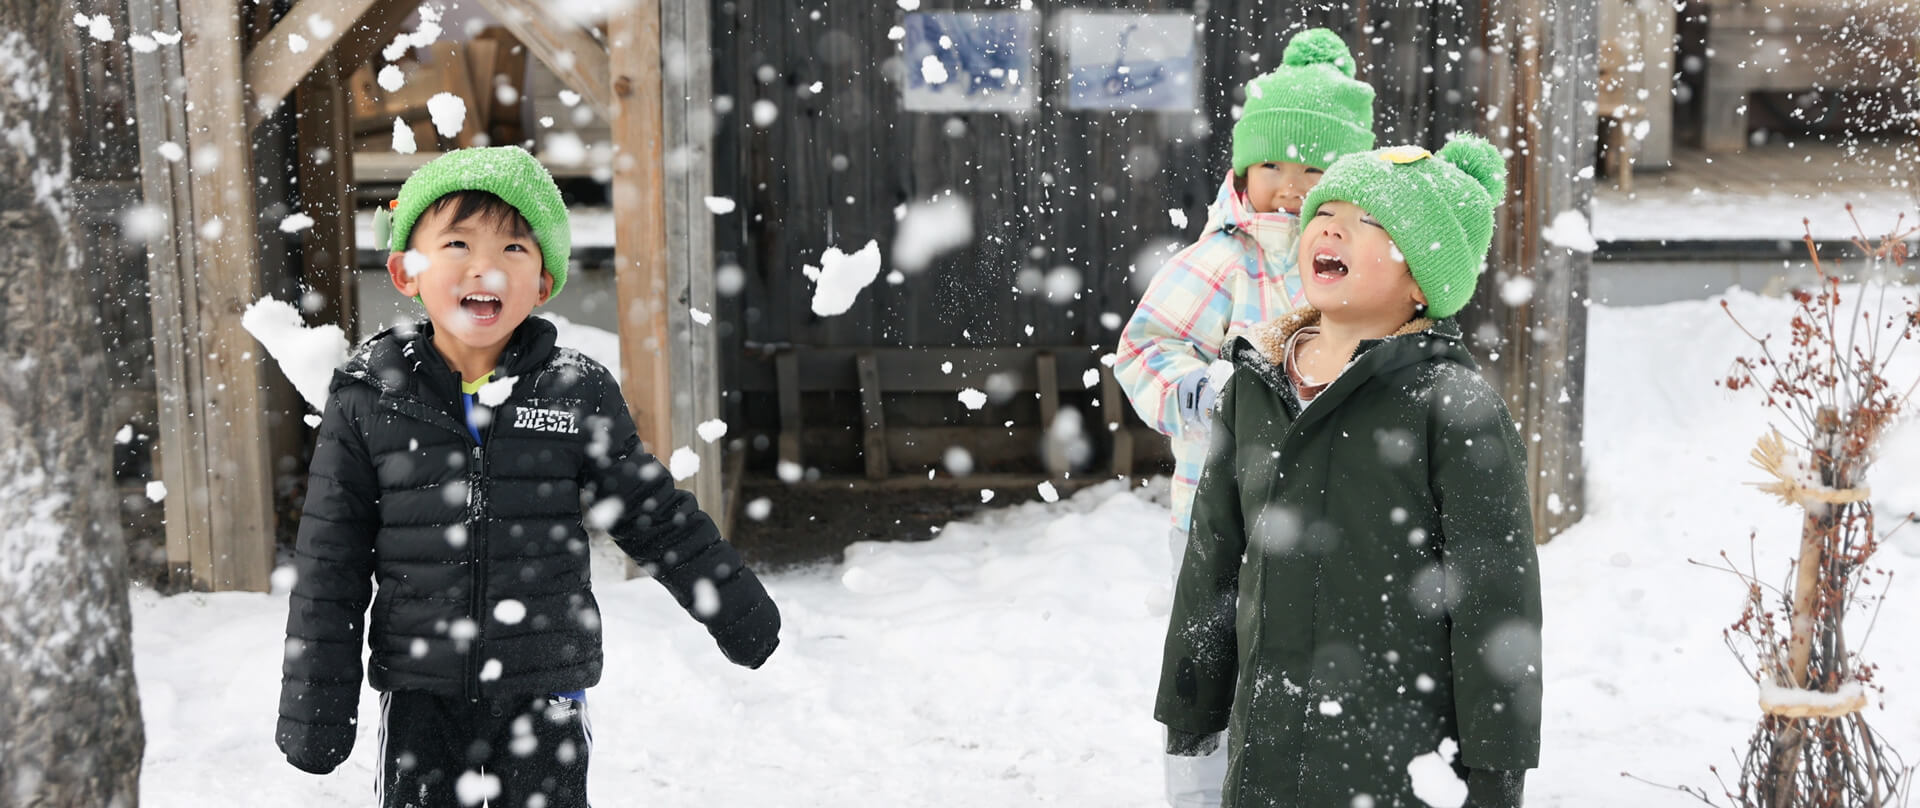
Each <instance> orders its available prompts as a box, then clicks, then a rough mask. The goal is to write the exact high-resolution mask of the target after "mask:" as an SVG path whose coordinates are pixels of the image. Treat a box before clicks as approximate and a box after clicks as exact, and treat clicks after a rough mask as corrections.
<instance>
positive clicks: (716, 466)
mask: <svg viewBox="0 0 1920 808" xmlns="http://www.w3.org/2000/svg"><path fill="white" fill-rule="evenodd" d="M709 13H711V12H710V11H709V9H708V6H707V4H705V3H667V4H665V5H662V6H660V54H661V87H662V98H663V99H664V101H665V105H664V109H663V111H662V117H661V121H662V130H663V132H664V133H665V134H664V137H665V143H666V153H668V154H672V155H674V158H673V159H671V160H668V161H667V165H666V202H667V213H666V215H667V251H668V257H667V284H668V298H667V300H666V301H665V303H666V305H667V330H668V334H669V335H671V339H672V347H671V348H670V349H669V350H668V356H669V359H670V361H671V363H672V367H671V369H670V370H669V372H668V376H669V378H670V380H671V381H670V383H671V385H672V388H673V399H672V400H673V440H674V445H675V446H688V447H691V448H692V449H693V450H694V452H695V453H697V454H699V456H700V469H701V471H700V473H699V474H698V475H696V476H695V477H694V478H693V479H691V480H688V481H687V482H688V483H689V484H690V485H689V487H690V488H691V489H692V490H693V494H694V497H695V498H697V499H699V500H700V502H701V503H702V505H703V506H704V507H705V508H706V509H707V510H708V512H709V513H720V512H723V511H730V510H732V509H733V503H731V502H726V501H723V500H724V499H725V492H726V491H728V490H730V489H729V488H728V486H727V480H726V478H725V476H724V475H723V474H722V473H721V472H722V470H723V469H728V468H732V466H731V464H726V463H722V462H721V456H722V452H721V445H720V444H719V443H718V442H713V443H709V442H707V441H704V440H700V439H699V436H698V434H697V427H698V426H699V425H700V424H702V423H705V422H707V421H711V420H716V419H718V418H720V417H721V410H720V350H719V344H720V341H719V337H718V335H717V334H716V333H715V331H714V325H713V323H712V321H711V320H710V319H709V320H707V321H706V322H701V321H700V320H699V319H696V318H695V316H694V312H695V311H699V312H701V313H702V315H703V316H706V317H711V316H712V315H713V314H714V312H715V311H716V309H717V308H718V305H719V303H718V301H717V299H716V295H715V290H714V273H713V213H712V212H711V211H709V210H707V203H706V198H707V197H709V196H712V195H713V110H712V108H711V106H710V105H711V104H712V103H713V101H712V99H713V58H712V55H711V54H712V51H711V49H710V48H709V47H708V40H709V38H710V34H709V31H708V28H709V20H708V19H707V17H708V14H709ZM885 445H886V444H885V442H884V441H882V443H881V446H882V447H884V446H885Z"/></svg>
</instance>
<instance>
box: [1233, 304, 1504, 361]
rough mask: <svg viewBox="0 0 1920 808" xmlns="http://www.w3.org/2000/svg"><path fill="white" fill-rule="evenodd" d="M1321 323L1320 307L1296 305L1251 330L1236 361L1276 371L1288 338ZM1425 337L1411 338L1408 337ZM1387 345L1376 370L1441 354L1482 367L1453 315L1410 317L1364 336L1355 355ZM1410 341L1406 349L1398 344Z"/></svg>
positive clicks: (1236, 350)
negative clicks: (1397, 325)
mask: <svg viewBox="0 0 1920 808" xmlns="http://www.w3.org/2000/svg"><path fill="white" fill-rule="evenodd" d="M1319 324H1320V310H1319V309H1315V308H1313V307H1311V306H1308V307H1305V308H1300V309H1295V310H1294V311H1293V312H1291V313H1288V314H1287V315H1285V316H1282V317H1279V318H1277V319H1273V320H1268V321H1267V322H1264V323H1261V324H1259V325H1256V326H1254V327H1253V328H1250V329H1248V330H1247V332H1246V333H1245V334H1244V335H1242V336H1240V337H1239V338H1238V339H1237V340H1236V342H1235V344H1234V346H1233V348H1231V349H1230V352H1231V355H1232V356H1233V358H1234V361H1235V362H1236V363H1239V364H1245V365H1247V366H1249V367H1250V368H1252V369H1253V370H1255V371H1258V372H1260V373H1261V375H1263V376H1269V375H1274V376H1276V377H1277V374H1276V371H1277V370H1278V369H1279V367H1280V365H1281V362H1282V360H1283V359H1284V358H1285V357H1286V355H1287V340H1289V339H1292V338H1293V335H1294V334H1295V333H1296V332H1298V331H1299V330H1300V329H1302V328H1306V327H1308V326H1315V325H1319ZM1414 336H1419V337H1424V339H1415V340H1408V339H1404V338H1405V337H1414ZM1383 345H1391V346H1395V347H1394V348H1393V349H1392V350H1391V351H1390V352H1389V354H1388V355H1386V356H1384V357H1383V358H1382V364H1381V365H1380V366H1379V367H1376V368H1374V369H1373V370H1374V372H1381V371H1387V370H1392V369H1395V368H1399V367H1404V366H1406V365H1410V364H1413V363H1415V362H1420V361H1424V360H1426V359H1429V358H1441V359H1445V360H1447V361H1451V362H1457V363H1459V364H1462V365H1465V366H1467V367H1468V368H1472V369H1478V367H1479V365H1478V363H1476V362H1474V361H1473V355H1472V354H1471V353H1470V352H1468V351H1467V346H1466V339H1465V337H1464V335H1463V334H1462V333H1461V331H1460V324H1459V323H1458V322H1457V321H1455V320H1453V319H1452V318H1447V319H1442V320H1435V319H1432V318H1429V317H1416V318H1414V319H1412V320H1409V321H1407V323H1406V325H1403V326H1401V327H1400V328H1399V329H1398V330H1395V331H1394V332H1393V333H1392V334H1389V335H1387V336H1386V337H1382V338H1380V339H1369V340H1361V341H1360V345H1359V347H1358V348H1356V349H1355V350H1354V354H1353V355H1354V359H1355V360H1358V359H1359V357H1360V356H1361V355H1362V354H1369V353H1372V352H1373V350H1374V349H1375V348H1378V347H1381V346H1383ZM1400 345H1406V346H1408V348H1407V349H1406V350H1401V349H1399V348H1398V347H1397V346H1400Z"/></svg>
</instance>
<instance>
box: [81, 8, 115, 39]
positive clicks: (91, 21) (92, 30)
mask: <svg viewBox="0 0 1920 808" xmlns="http://www.w3.org/2000/svg"><path fill="white" fill-rule="evenodd" d="M73 22H74V24H75V25H78V26H80V27H82V28H85V29H87V36H90V37H93V38H94V39H97V40H99V41H101V42H112V41H113V20H112V19H109V18H108V17H107V15H105V14H95V15H93V17H91V18H89V17H87V15H85V14H76V15H74V17H73Z"/></svg>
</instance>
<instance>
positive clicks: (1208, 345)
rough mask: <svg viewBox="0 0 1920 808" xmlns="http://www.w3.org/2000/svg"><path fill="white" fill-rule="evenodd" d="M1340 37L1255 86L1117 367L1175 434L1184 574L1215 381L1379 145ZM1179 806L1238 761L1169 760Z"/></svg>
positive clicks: (1175, 530) (1288, 61)
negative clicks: (1304, 206) (1303, 244)
mask: <svg viewBox="0 0 1920 808" xmlns="http://www.w3.org/2000/svg"><path fill="white" fill-rule="evenodd" d="M1353 72H1354V63H1353V57H1352V55H1351V54H1350V53H1349V52H1348V50H1347V45H1346V43H1345V42H1344V41H1342V40H1341V39H1340V37H1339V36H1338V35H1337V34H1334V33H1333V32H1332V31H1329V30H1327V29H1324V28H1315V29H1311V30H1307V31H1302V32H1301V33H1300V34H1298V35H1296V36H1295V37H1294V38H1293V39H1292V40H1291V41H1290V42H1288V43H1287V48H1286V53H1285V56H1284V57H1283V59H1282V65H1281V66H1280V67H1279V68H1277V69H1275V70H1274V71H1273V72H1270V73H1267V74H1266V75H1263V76H1260V77H1258V78H1255V79H1254V80H1253V81H1251V82H1248V83H1247V86H1246V104H1245V108H1244V110H1243V113H1242V114H1241V116H1240V120H1239V122H1238V123H1236V124H1234V127H1233V170H1232V172H1231V173H1230V174H1229V175H1228V176H1227V178H1226V180H1225V181H1224V182H1223V183H1222V184H1221V186H1220V194H1219V196H1218V197H1217V198H1216V199H1215V200H1214V203H1213V206H1212V208H1211V209H1210V210H1209V211H1208V214H1207V225H1206V228H1205V229H1204V230H1202V231H1201V233H1200V237H1199V238H1198V239H1197V240H1196V241H1195V242H1194V243H1193V244H1192V245H1191V246H1189V247H1187V248H1186V249H1184V250H1182V251H1180V253H1179V254H1177V255H1175V256H1174V257H1173V258H1172V260H1170V261H1168V262H1167V263H1166V265H1165V266H1163V267H1162V268H1161V269H1160V271H1159V273H1158V274H1156V275H1155V276H1154V279H1153V282H1152V284H1151V285H1149V286H1148V287H1147V292H1146V295H1145V296H1143V297H1142V298H1141V299H1140V305H1139V307H1138V308H1137V309H1135V310H1134V313H1133V317H1132V319H1130V320H1129V321H1128V322H1127V325H1126V328H1125V329H1124V330H1123V331H1122V332H1121V335H1120V346H1119V348H1118V350H1117V351H1116V352H1115V359H1116V361H1115V363H1114V366H1113V372H1114V376H1115V378H1116V379H1117V380H1118V381H1119V382H1120V385H1121V387H1122V388H1123V389H1125V390H1126V393H1127V398H1128V399H1129V400H1131V401H1132V403H1133V407H1134V410H1135V411H1136V412H1138V413H1139V414H1140V418H1141V419H1142V420H1144V421H1146V422H1147V423H1148V424H1150V425H1152V426H1153V428H1155V429H1157V430H1159V431H1160V432H1161V433H1162V434H1165V435H1167V436H1168V437H1170V438H1172V439H1173V457H1174V474H1173V526H1172V533H1171V536H1170V543H1171V549H1172V558H1173V563H1174V566H1175V569H1174V574H1175V575H1176V576H1177V575H1178V573H1179V570H1178V565H1179V563H1180V561H1179V560H1180V559H1181V558H1182V557H1184V556H1185V554H1186V545H1187V530H1188V527H1189V523H1190V518H1191V511H1192V508H1193V495H1194V488H1195V486H1196V484H1197V483H1198V480H1199V477H1200V468H1201V464H1202V462H1203V461H1204V460H1205V459H1206V454H1207V440H1206V435H1207V431H1208V428H1209V424H1210V423H1211V418H1212V410H1213V399H1214V396H1215V394H1217V393H1218V391H1219V388H1220V386H1221V384H1222V383H1223V382H1224V380H1214V379H1212V378H1210V374H1209V366H1210V365H1211V364H1212V363H1213V362H1214V361H1215V360H1216V359H1218V358H1219V356H1220V351H1221V349H1222V348H1223V347H1224V346H1225V345H1226V344H1227V341H1228V338H1229V337H1230V336H1232V335H1235V334H1237V333H1239V332H1240V331H1242V330H1245V329H1247V328H1250V327H1252V326H1254V325H1256V324H1259V323H1263V322H1267V321H1269V320H1272V319H1274V318H1276V317H1279V316H1281V315H1283V314H1285V313H1287V312H1289V311H1291V310H1292V309H1293V308H1294V307H1295V306H1296V305H1299V304H1301V303H1302V302H1303V300H1304V298H1303V293H1302V289H1301V279H1300V273H1299V270H1298V268H1297V266H1296V262H1297V259H1296V257H1295V252H1296V250H1295V244H1296V242H1297V241H1298V238H1299V231H1300V221H1299V214H1300V206H1301V203H1302V202H1303V201H1304V200H1305V198H1306V195H1307V192H1308V191H1310V190H1312V188H1313V186H1314V184H1315V183H1316V182H1318V181H1319V179H1320V173H1321V171H1323V170H1324V169H1325V168H1326V167H1327V166H1328V165H1330V164H1332V163H1333V161H1334V160H1336V159H1338V158H1339V157H1340V156H1342V155H1346V154H1352V153H1356V152H1362V151H1366V150H1368V149H1371V148H1373V88H1372V87H1369V86H1368V85H1366V84H1365V83H1363V82H1359V81H1355V80H1354V79H1353ZM1166 764H1167V801H1168V803H1169V804H1170V805H1172V806H1174V808H1211V807H1212V806H1218V805H1219V804H1220V788H1221V783H1222V781H1223V780H1224V779H1225V775H1226V756H1225V755H1223V754H1212V755H1205V756H1199V757H1174V756H1169V757H1168V758H1167V761H1166Z"/></svg>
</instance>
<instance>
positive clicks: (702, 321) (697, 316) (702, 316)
mask: <svg viewBox="0 0 1920 808" xmlns="http://www.w3.org/2000/svg"><path fill="white" fill-rule="evenodd" d="M687 316H688V317H691V318H693V324H694V325H706V324H708V323H711V322H713V315H711V314H708V313H706V312H704V311H701V310H699V309H697V308H694V307H692V306H688V307H687Z"/></svg>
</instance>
